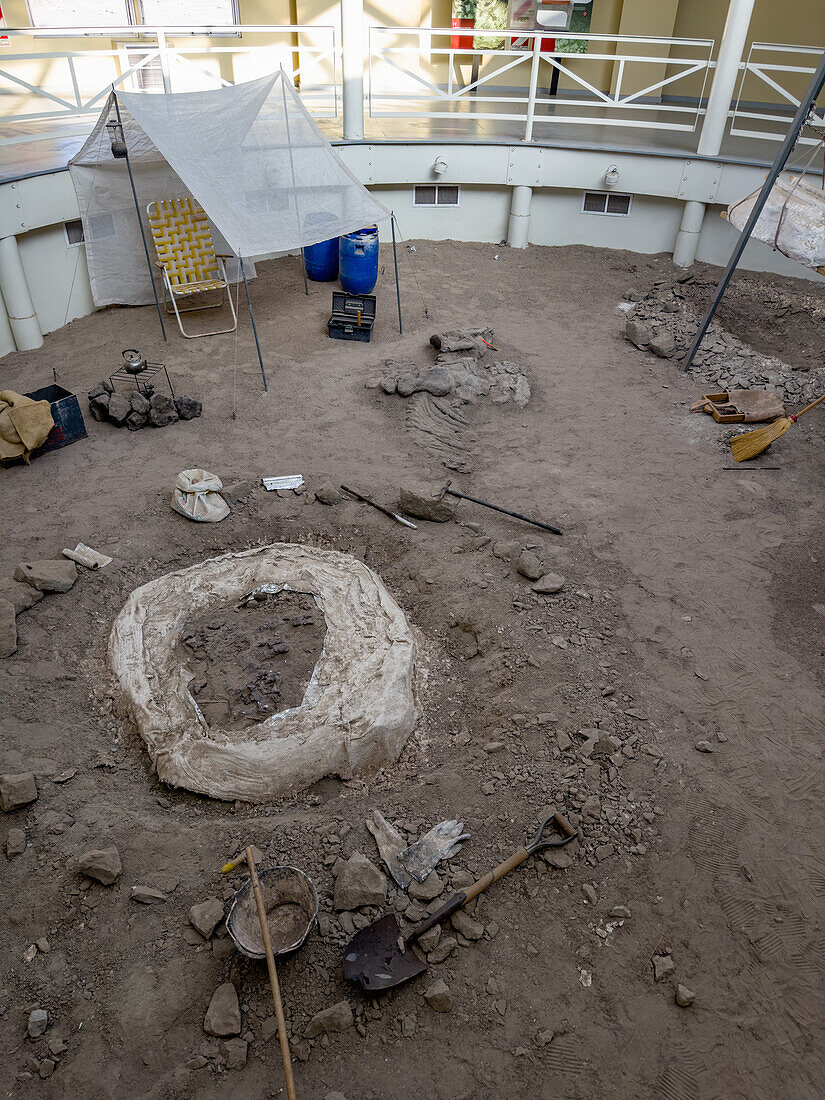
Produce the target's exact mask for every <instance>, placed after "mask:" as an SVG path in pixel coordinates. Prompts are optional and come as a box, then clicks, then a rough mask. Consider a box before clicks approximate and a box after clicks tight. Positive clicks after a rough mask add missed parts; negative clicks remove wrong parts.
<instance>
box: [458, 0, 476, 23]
mask: <svg viewBox="0 0 825 1100" xmlns="http://www.w3.org/2000/svg"><path fill="white" fill-rule="evenodd" d="M477 7H478V0H453V19H475V17H476V8H477Z"/></svg>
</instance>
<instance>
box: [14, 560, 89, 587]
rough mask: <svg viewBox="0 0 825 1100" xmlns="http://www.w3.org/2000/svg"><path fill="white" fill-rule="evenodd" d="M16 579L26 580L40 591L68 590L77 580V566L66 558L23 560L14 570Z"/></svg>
mask: <svg viewBox="0 0 825 1100" xmlns="http://www.w3.org/2000/svg"><path fill="white" fill-rule="evenodd" d="M14 579H15V580H16V581H25V583H26V584H30V585H31V586H32V587H33V588H36V589H37V591H38V592H68V591H69V589H70V588H71V587H72V585H73V584H74V582H75V581H76V580H77V566H76V565H75V563H74V562H73V561H68V560H67V559H66V558H58V559H57V560H54V561H21V562H20V564H19V565H18V566H17V568H16V569H15V571H14Z"/></svg>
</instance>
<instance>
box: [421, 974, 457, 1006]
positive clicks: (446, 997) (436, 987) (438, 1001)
mask: <svg viewBox="0 0 825 1100" xmlns="http://www.w3.org/2000/svg"><path fill="white" fill-rule="evenodd" d="M424 1000H425V1001H426V1002H427V1004H428V1005H429V1006H430V1008H431V1009H432V1010H433V1012H449V1011H450V1009H451V1008H452V1007H453V998H452V994H451V993H450V990H449V988H448V986H447V984H446V982H444V981H443V980H442V979H441V978H437V979H436V980H435V981H434V982H433V984H432V985H431V986H430V988H429V989H428V990H427V991H426V992H425V993H424Z"/></svg>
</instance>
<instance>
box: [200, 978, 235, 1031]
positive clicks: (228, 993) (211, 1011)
mask: <svg viewBox="0 0 825 1100" xmlns="http://www.w3.org/2000/svg"><path fill="white" fill-rule="evenodd" d="M203 1030H204V1031H205V1032H206V1034H207V1035H216V1036H217V1037H218V1038H219V1039H220V1038H223V1037H224V1036H229V1035H240V1033H241V1009H240V1005H239V1004H238V994H237V992H236V991H235V986H234V985H233V984H232V982H224V983H223V985H219V986H218V988H217V989H216V990H215V992H214V993H213V994H212V1000H211V1001H210V1002H209V1008H207V1010H206V1015H205V1016H204V1018H203Z"/></svg>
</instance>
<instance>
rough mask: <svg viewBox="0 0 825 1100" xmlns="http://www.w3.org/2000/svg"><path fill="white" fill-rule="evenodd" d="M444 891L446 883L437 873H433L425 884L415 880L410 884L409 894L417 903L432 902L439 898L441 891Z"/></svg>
mask: <svg viewBox="0 0 825 1100" xmlns="http://www.w3.org/2000/svg"><path fill="white" fill-rule="evenodd" d="M443 889H444V883H443V882H442V881H441V879H440V878H439V877H438V875H437V874H436V873H435V871H431V872H430V874H429V875H427V877H426V878H425V879H424V881H423V882H416V881H415V879H413V881H412V882H411V883H410V886H409V889H408V890H407V893H408V894H409V895H410V897H411V898H414V899H415V901H432V900H433V899H434V898H437V897H438V895H439V894H440V893H441V891H442V890H443Z"/></svg>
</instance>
